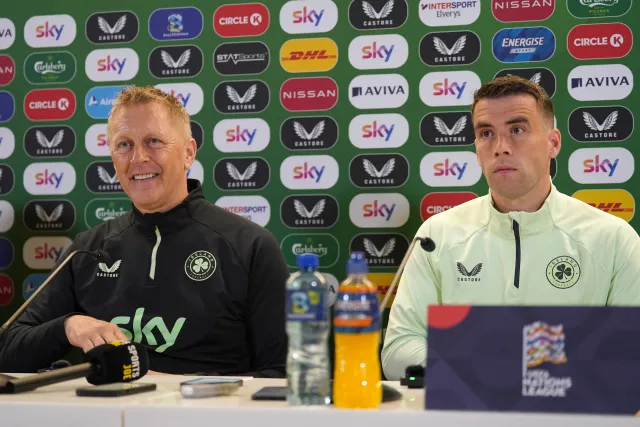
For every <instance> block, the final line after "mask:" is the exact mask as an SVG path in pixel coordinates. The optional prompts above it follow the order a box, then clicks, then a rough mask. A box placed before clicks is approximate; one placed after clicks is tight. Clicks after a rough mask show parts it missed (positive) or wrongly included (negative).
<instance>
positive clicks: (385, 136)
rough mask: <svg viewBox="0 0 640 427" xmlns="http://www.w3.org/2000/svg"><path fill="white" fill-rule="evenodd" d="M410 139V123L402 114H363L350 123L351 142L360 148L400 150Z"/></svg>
mask: <svg viewBox="0 0 640 427" xmlns="http://www.w3.org/2000/svg"><path fill="white" fill-rule="evenodd" d="M408 139H409V122H408V121H407V119H406V118H405V117H404V116H403V115H401V114H397V113H387V114H361V115H359V116H356V117H354V118H353V119H352V120H351V122H350V123H349V141H351V143H352V144H353V145H354V146H356V147H358V148H363V149H368V148H398V147H402V146H403V145H404V144H405V142H407V140H408Z"/></svg>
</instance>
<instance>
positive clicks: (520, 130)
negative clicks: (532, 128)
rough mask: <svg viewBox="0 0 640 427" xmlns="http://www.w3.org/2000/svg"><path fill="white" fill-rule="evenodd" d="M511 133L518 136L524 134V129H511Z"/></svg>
mask: <svg viewBox="0 0 640 427" xmlns="http://www.w3.org/2000/svg"><path fill="white" fill-rule="evenodd" d="M511 132H513V133H514V134H516V135H520V134H521V133H523V132H524V129H522V128H521V127H515V128H513V129H511Z"/></svg>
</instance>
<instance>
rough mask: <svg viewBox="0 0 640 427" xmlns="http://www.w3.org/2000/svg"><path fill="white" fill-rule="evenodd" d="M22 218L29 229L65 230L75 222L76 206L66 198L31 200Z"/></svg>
mask: <svg viewBox="0 0 640 427" xmlns="http://www.w3.org/2000/svg"><path fill="white" fill-rule="evenodd" d="M22 218H23V220H24V225H25V226H26V227H27V228H28V229H29V230H31V231H44V230H53V231H67V230H70V229H71V228H72V227H73V225H74V223H75V222H76V208H75V206H73V203H71V202H70V201H68V200H32V201H30V202H29V203H27V204H26V205H25V207H24V212H23V215H22Z"/></svg>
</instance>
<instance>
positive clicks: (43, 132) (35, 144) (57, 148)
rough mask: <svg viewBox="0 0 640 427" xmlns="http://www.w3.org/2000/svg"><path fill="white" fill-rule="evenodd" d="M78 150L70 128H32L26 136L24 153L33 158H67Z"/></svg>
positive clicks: (74, 136) (73, 133)
mask: <svg viewBox="0 0 640 427" xmlns="http://www.w3.org/2000/svg"><path fill="white" fill-rule="evenodd" d="M75 148H76V134H75V132H74V131H73V129H71V128H70V127H69V126H38V127H32V128H30V129H29V130H27V132H26V133H25V134H24V151H25V152H26V153H27V155H29V156H31V157H66V156H68V155H70V154H71V153H73V151H74V150H75Z"/></svg>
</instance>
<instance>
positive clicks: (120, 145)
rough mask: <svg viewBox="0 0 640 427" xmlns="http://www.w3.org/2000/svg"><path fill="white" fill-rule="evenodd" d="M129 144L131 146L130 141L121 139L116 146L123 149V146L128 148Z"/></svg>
mask: <svg viewBox="0 0 640 427" xmlns="http://www.w3.org/2000/svg"><path fill="white" fill-rule="evenodd" d="M130 146H131V143H130V142H128V141H122V142H119V143H118V145H117V148H118V149H125V148H129V147H130Z"/></svg>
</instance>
